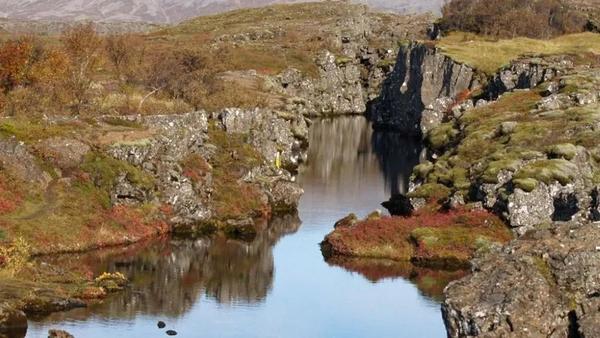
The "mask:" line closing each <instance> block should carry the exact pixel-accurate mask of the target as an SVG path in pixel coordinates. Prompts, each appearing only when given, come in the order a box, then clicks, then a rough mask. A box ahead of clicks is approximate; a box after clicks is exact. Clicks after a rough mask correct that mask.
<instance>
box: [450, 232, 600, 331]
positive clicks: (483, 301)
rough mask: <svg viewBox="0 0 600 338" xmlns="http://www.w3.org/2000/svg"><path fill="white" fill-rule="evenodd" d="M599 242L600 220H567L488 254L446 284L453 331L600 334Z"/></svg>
mask: <svg viewBox="0 0 600 338" xmlns="http://www.w3.org/2000/svg"><path fill="white" fill-rule="evenodd" d="M598 243H600V228H598V226H596V225H594V224H591V223H586V224H579V225H577V227H576V228H574V224H568V223H562V224H555V225H554V230H553V231H548V230H534V231H532V232H530V233H529V234H528V236H527V237H526V238H522V239H519V240H516V241H513V242H512V243H510V244H509V245H508V246H507V247H505V248H503V249H499V248H497V249H494V250H493V251H492V252H490V253H489V254H487V255H483V256H480V257H479V258H477V259H476V260H475V261H474V262H473V264H474V269H473V274H471V275H470V276H468V277H466V278H465V279H462V280H460V281H457V282H454V283H451V284H450V285H449V286H448V287H447V288H446V290H445V295H446V300H445V301H444V303H443V305H442V312H443V317H444V322H445V324H446V328H447V331H448V336H449V337H474V336H481V337H499V336H514V337H537V336H540V337H596V336H597V333H598V332H600V331H599V330H600V321H598V319H599V318H600V317H599V316H600V298H599V297H600V278H598V276H600V250H598Z"/></svg>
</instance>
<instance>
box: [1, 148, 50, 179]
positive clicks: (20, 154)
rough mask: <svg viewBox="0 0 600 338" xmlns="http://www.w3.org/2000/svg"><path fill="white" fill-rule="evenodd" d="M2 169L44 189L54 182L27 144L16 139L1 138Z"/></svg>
mask: <svg viewBox="0 0 600 338" xmlns="http://www.w3.org/2000/svg"><path fill="white" fill-rule="evenodd" d="M0 167H2V168H3V169H4V170H7V171H8V172H9V173H10V174H11V175H14V176H15V177H17V178H19V179H21V180H23V181H25V182H32V183H37V184H39V185H41V186H42V187H43V188H45V187H46V186H47V185H48V183H50V181H51V180H52V176H50V174H49V173H47V172H45V171H44V170H43V169H42V168H41V167H40V165H39V163H38V161H37V160H36V158H35V157H34V156H33V155H32V154H31V153H30V152H29V150H28V149H27V146H26V145H25V143H23V142H21V141H19V140H17V139H16V138H15V137H3V136H0Z"/></svg>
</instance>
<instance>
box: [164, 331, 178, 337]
mask: <svg viewBox="0 0 600 338" xmlns="http://www.w3.org/2000/svg"><path fill="white" fill-rule="evenodd" d="M166 333H167V335H168V336H176V335H177V331H173V330H169V331H167V332H166Z"/></svg>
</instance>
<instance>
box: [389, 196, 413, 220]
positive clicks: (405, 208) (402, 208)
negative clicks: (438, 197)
mask: <svg viewBox="0 0 600 338" xmlns="http://www.w3.org/2000/svg"><path fill="white" fill-rule="evenodd" d="M381 205H382V206H383V207H384V208H386V209H387V210H388V211H389V212H390V214H391V215H392V216H410V215H412V213H413V211H414V210H415V208H414V207H413V206H412V204H411V202H410V198H408V197H406V196H404V195H401V194H397V195H393V196H392V197H391V198H390V200H389V201H386V202H383V203H381Z"/></svg>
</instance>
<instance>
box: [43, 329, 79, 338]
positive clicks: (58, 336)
mask: <svg viewBox="0 0 600 338" xmlns="http://www.w3.org/2000/svg"><path fill="white" fill-rule="evenodd" d="M48 338H74V336H73V335H72V334H70V333H69V332H67V331H63V330H49V331H48Z"/></svg>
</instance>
